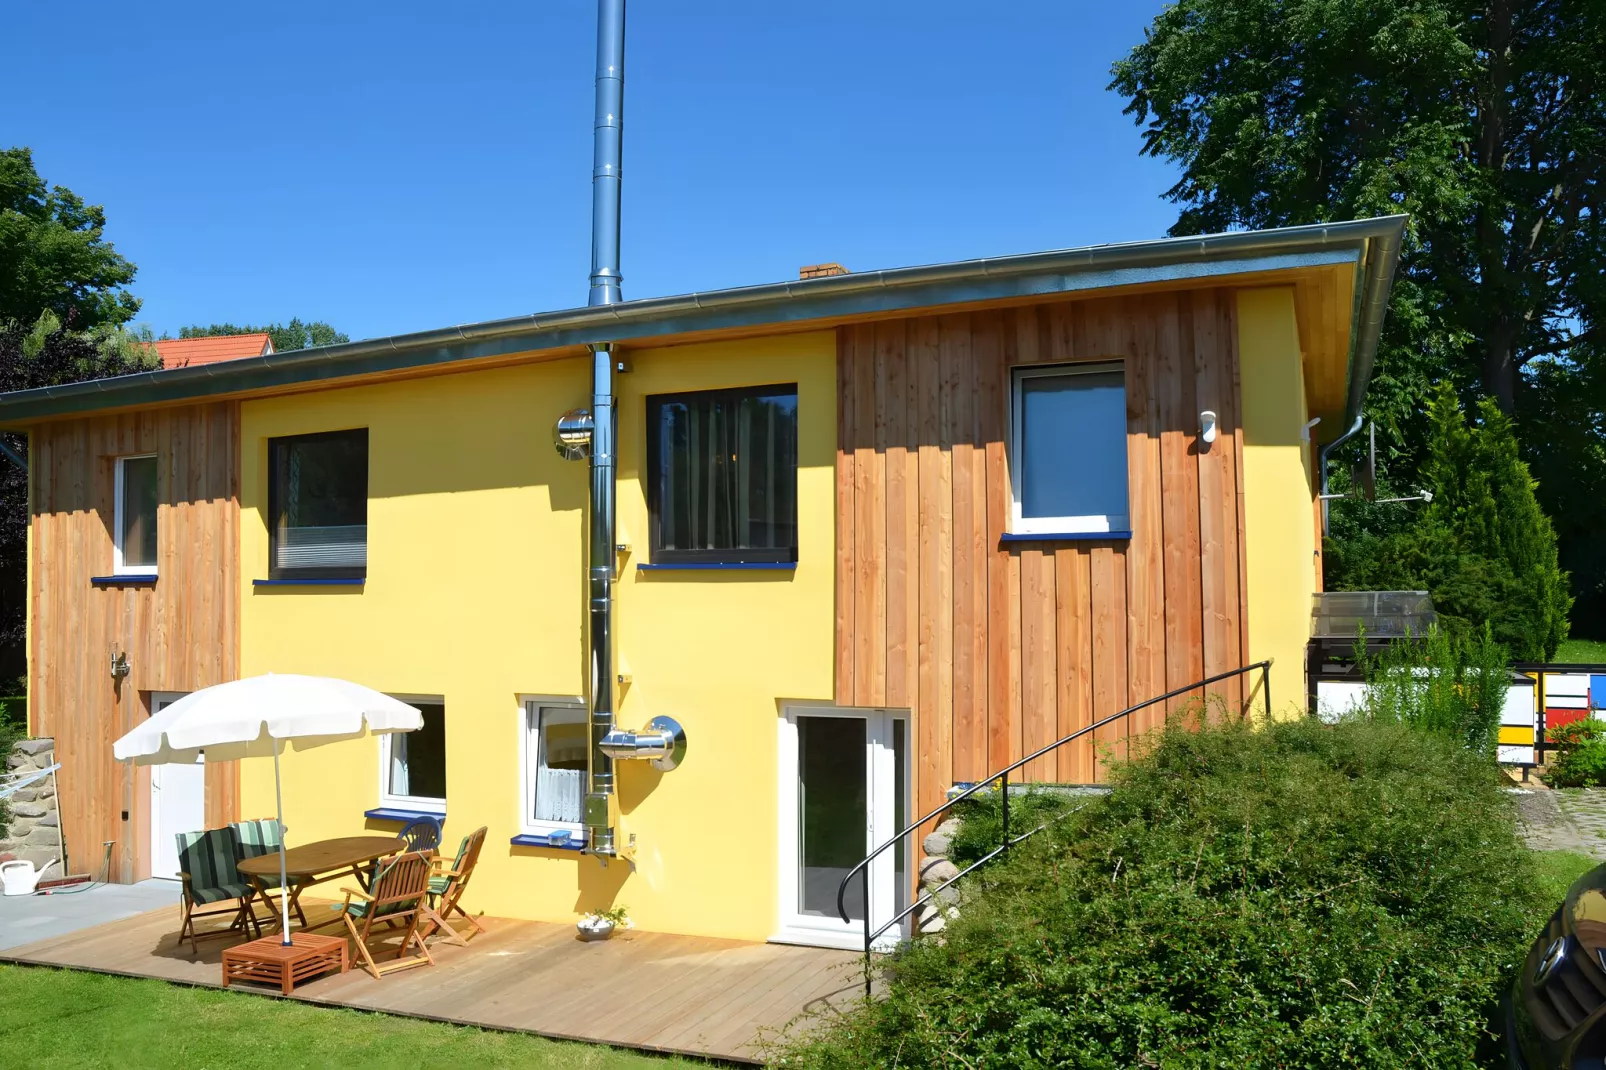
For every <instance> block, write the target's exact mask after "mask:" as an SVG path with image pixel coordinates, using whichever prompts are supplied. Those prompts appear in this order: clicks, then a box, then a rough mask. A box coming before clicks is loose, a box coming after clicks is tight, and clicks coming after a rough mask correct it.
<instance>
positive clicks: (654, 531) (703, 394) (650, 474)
mask: <svg viewBox="0 0 1606 1070" xmlns="http://www.w3.org/2000/svg"><path fill="white" fill-rule="evenodd" d="M785 394H790V395H791V396H793V397H796V396H797V383H795V382H793V383H762V384H758V385H754V386H729V387H721V388H717V389H713V390H679V391H676V392H675V393H673V394H649V395H648V396H647V422H646V428H647V535H648V541H649V543H650V544H651V553H652V563H653V564H659V565H670V564H675V565H764V564H777V565H778V564H796V563H797V555H798V548H797V541H798V527H799V525H798V522H797V521H798V514H799V513H800V512H801V509H800V507H799V505H798V501H797V470H798V464H797V463H796V461H797V459H796V458H794V463H793V465H792V503H793V526H792V545H791V547H790V548H787V547H780V548H769V549H735V548H732V549H723V550H680V549H668V550H666V549H664V548H663V539H662V532H661V527H660V517H661V515H662V511H663V480H664V471H663V457H662V452H663V447H662V434H661V431H660V428H661V420H662V416H661V414H662V410H663V406H664V405H665V404H668V403H674V402H677V401H685V400H687V399H689V398H696V399H698V400H703V399H719V398H726V397H730V398H744V397H774V396H778V395H785ZM801 437H802V434H801V430H800V431H799V439H800V440H801Z"/></svg>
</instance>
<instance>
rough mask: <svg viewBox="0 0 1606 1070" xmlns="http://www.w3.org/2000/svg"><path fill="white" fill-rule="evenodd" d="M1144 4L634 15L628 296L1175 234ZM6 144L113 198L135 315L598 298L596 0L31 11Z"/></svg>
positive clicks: (837, 1)
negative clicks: (1131, 76) (1141, 52)
mask: <svg viewBox="0 0 1606 1070" xmlns="http://www.w3.org/2000/svg"><path fill="white" fill-rule="evenodd" d="M1159 7H1160V4H1159V3H1158V2H1157V0H1156V2H1140V3H1131V4H1127V3H1101V4H1093V3H1086V2H1072V3H1067V2H1065V0H1047V2H1026V0H1021V2H1016V3H1011V4H1004V3H991V4H976V3H974V2H968V3H956V2H938V0H918V2H917V0H856V2H850V0H810V2H807V3H786V4H781V3H772V2H768V0H765V2H754V0H699V2H696V3H691V2H684V0H675V2H668V0H635V3H633V4H632V5H631V6H630V10H629V22H628V32H627V36H626V85H625V159H624V165H625V166H624V176H625V183H624V251H623V269H624V294H625V296H626V297H627V298H632V297H650V296H657V295H662V294H671V293H683V292H686V291H690V290H700V289H713V288H719V287H726V286H739V285H746V284H751V283H759V282H771V281H776V280H779V279H784V278H793V277H796V273H797V268H798V267H799V266H800V265H802V264H810V263H815V262H818V261H825V260H838V261H841V262H842V263H844V264H846V265H847V266H848V267H849V268H852V269H855V270H866V269H871V268H881V267H898V266H904V265H910V264H922V263H932V262H937V261H944V260H957V259H964V258H968V257H975V256H991V255H998V254H1004V253H1014V252H1029V251H1034V250H1040V249H1052V248H1059V247H1064V246H1072V245H1082V244H1089V243H1094V242H1107V241H1128V240H1135V239H1139V238H1148V237H1156V236H1159V235H1160V234H1162V233H1163V232H1164V231H1165V229H1166V227H1167V226H1169V225H1170V223H1171V222H1172V221H1173V220H1174V218H1175V209H1174V208H1173V207H1171V206H1170V205H1168V204H1167V203H1166V202H1165V201H1163V200H1162V199H1161V196H1160V195H1161V193H1163V191H1164V190H1165V189H1166V188H1167V187H1169V186H1170V185H1171V183H1172V182H1173V181H1174V173H1173V171H1172V169H1171V168H1170V167H1169V165H1167V164H1165V163H1163V162H1160V161H1156V160H1150V159H1145V158H1142V157H1140V156H1139V155H1138V148H1139V145H1140V140H1139V134H1138V131H1137V129H1136V128H1135V127H1134V126H1133V125H1132V124H1131V121H1130V120H1129V119H1128V118H1127V117H1125V116H1123V115H1122V114H1121V100H1120V99H1119V98H1118V97H1116V96H1115V95H1113V94H1111V93H1108V92H1106V91H1105V88H1104V87H1105V85H1106V83H1107V82H1108V80H1109V76H1108V71H1109V66H1110V63H1111V62H1112V61H1113V60H1115V59H1116V58H1118V57H1119V56H1120V55H1122V54H1124V53H1125V52H1126V50H1127V49H1129V48H1130V47H1131V46H1132V45H1133V44H1134V43H1136V42H1137V41H1139V40H1140V39H1141V37H1142V32H1143V27H1144V25H1145V24H1146V23H1147V21H1148V19H1149V18H1150V17H1152V15H1153V14H1154V13H1155V11H1157V10H1158V9H1159ZM6 22H7V36H8V38H10V40H11V42H12V44H11V47H9V48H8V49H7V61H6V63H5V64H4V65H3V66H0V144H7V145H12V144H21V145H28V146H31V147H32V148H33V150H34V154H35V163H36V165H37V166H38V167H39V169H40V171H41V173H42V174H43V175H44V176H45V178H46V179H47V180H48V181H50V182H54V183H60V184H62V185H65V186H68V187H69V188H71V189H73V190H74V191H75V192H77V193H79V194H80V195H82V196H83V197H85V198H86V199H88V200H90V201H91V202H93V203H98V204H103V205H105V207H106V211H107V215H108V217H109V221H110V225H109V226H108V228H107V229H108V236H109V237H110V239H111V240H112V241H114V242H115V243H116V245H117V247H118V249H119V250H121V251H122V252H123V253H124V255H126V256H128V257H129V258H130V259H132V260H133V261H134V262H135V263H136V264H137V265H138V266H139V277H138V279H137V280H136V281H135V284H134V287H133V289H134V291H135V293H137V294H138V295H139V296H140V297H142V298H143V299H144V302H145V305H144V309H143V310H142V312H141V317H140V318H141V322H143V323H146V324H148V325H149V326H151V327H152V328H153V329H154V330H155V331H157V333H162V332H163V331H169V332H174V333H176V332H177V330H178V328H179V327H181V326H183V325H185V324H189V323H196V322H201V323H208V322H213V321H224V320H232V321H234V322H247V321H249V322H266V321H273V320H287V319H289V318H290V317H292V316H300V317H302V318H304V319H324V320H328V321H329V322H331V323H333V324H335V325H336V326H337V327H340V328H341V329H343V330H345V331H347V332H348V333H349V334H351V336H352V337H354V338H363V337H372V336H377V335H385V334H396V333H402V332H406V331H414V330H424V329H429V328H433V327H441V326H446V325H448V324H453V323H463V322H471V321H475V320H483V319H493V318H497V317H500V316H511V315H517V314H521V313H528V312H538V311H543V310H550V309H557V308H568V307H572V306H575V305H582V304H584V303H585V296H586V276H587V274H588V271H589V266H590V253H589V249H590V246H589V227H590V172H591V103H592V75H593V68H594V62H595V9H594V5H593V4H592V3H590V2H588V0H538V2H533V3H532V2H525V3H520V4H485V5H480V4H463V5H440V4H429V5H425V4H421V3H413V2H411V0H396V2H392V3H387V4H358V3H339V4H330V3H319V4H309V3H298V2H281V3H276V4H272V5H261V4H252V5H236V4H217V3H209V4H206V5H201V4H193V5H191V4H176V3H157V4H149V5H142V4H128V3H118V4H115V5H114V4H105V5H99V4H70V5H69V4H62V5H45V4H27V5H18V6H15V7H14V9H13V10H11V11H10V12H8V14H7V18H6Z"/></svg>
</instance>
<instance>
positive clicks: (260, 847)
mask: <svg viewBox="0 0 1606 1070" xmlns="http://www.w3.org/2000/svg"><path fill="white" fill-rule="evenodd" d="M230 827H231V828H233V829H234V830H235V832H237V833H239V836H240V857H241V858H256V857H258V856H260V855H265V854H267V853H268V852H270V851H277V850H278V849H279V839H280V837H279V822H277V821H275V820H274V819H273V818H271V817H263V818H258V819H257V820H255V821H236V822H235V823H234V824H233V825H232V826H230Z"/></svg>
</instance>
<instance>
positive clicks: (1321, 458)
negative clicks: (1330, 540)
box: [1316, 414, 1366, 537]
mask: <svg viewBox="0 0 1606 1070" xmlns="http://www.w3.org/2000/svg"><path fill="white" fill-rule="evenodd" d="M1364 423H1366V417H1364V416H1361V415H1359V414H1357V415H1356V417H1355V422H1354V423H1352V424H1350V425H1349V430H1347V431H1345V432H1344V433H1343V434H1342V435H1339V436H1338V437H1337V438H1335V439H1333V441H1331V442H1329V443H1328V444H1327V445H1325V446H1323V447H1322V448H1321V450H1320V451H1319V452H1318V453H1317V458H1318V460H1317V463H1316V467H1317V468H1319V469H1321V479H1320V484H1321V486H1320V490H1318V491H1317V493H1318V494H1319V495H1320V496H1321V502H1322V535H1323V537H1325V536H1327V535H1329V534H1330V533H1331V532H1330V531H1329V529H1328V521H1327V506H1328V503H1329V502H1330V501H1331V500H1332V495H1330V494H1329V493H1328V491H1327V458H1328V456H1329V455H1330V454H1331V453H1332V452H1333V451H1334V450H1336V449H1338V447H1340V446H1342V445H1343V444H1344V443H1346V442H1348V441H1349V440H1350V439H1352V438H1354V437H1355V436H1356V434H1358V433H1359V432H1360V430H1361V425H1362V424H1364Z"/></svg>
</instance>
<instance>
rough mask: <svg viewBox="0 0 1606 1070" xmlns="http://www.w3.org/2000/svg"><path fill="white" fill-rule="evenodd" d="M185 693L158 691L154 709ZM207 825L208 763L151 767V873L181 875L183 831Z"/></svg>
mask: <svg viewBox="0 0 1606 1070" xmlns="http://www.w3.org/2000/svg"><path fill="white" fill-rule="evenodd" d="M183 697H184V696H183V695H182V694H173V693H170V692H157V693H155V694H152V695H151V712H152V713H160V712H161V711H162V710H163V709H165V708H166V707H168V706H170V705H171V704H173V703H174V702H176V701H178V700H179V699H181V698H183ZM204 828H206V764H205V760H204V759H202V758H197V759H196V760H195V761H194V762H193V763H175V764H170V765H153V766H151V876H153V877H167V878H170V879H174V880H176V879H177V878H178V840H177V836H178V834H179V833H180V832H199V831H200V830H201V829H204Z"/></svg>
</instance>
